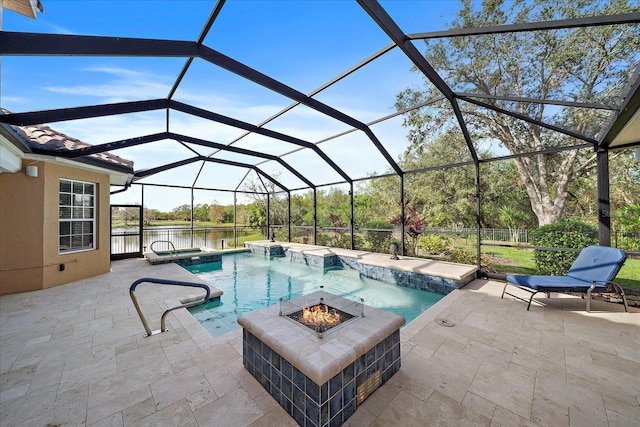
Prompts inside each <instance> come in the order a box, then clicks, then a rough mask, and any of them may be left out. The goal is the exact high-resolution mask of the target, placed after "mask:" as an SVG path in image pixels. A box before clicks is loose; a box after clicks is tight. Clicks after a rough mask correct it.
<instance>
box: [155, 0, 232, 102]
mask: <svg viewBox="0 0 640 427" xmlns="http://www.w3.org/2000/svg"><path fill="white" fill-rule="evenodd" d="M225 1H226V0H218V1H217V2H216V4H215V5H214V6H213V9H212V10H211V13H210V14H209V18H208V19H207V22H206V24H205V25H204V27H203V28H202V31H201V32H200V35H199V36H198V40H197V41H196V44H197V45H198V46H200V45H202V43H204V39H205V38H206V37H207V34H209V30H210V29H211V26H213V22H214V21H215V20H216V18H217V17H218V15H219V14H220V11H221V10H222V6H224V3H225ZM192 62H193V57H191V58H188V59H187V61H186V62H185V64H184V67H182V71H180V74H179V75H178V77H177V78H176V81H175V82H174V84H173V87H172V88H171V90H170V91H169V95H168V96H167V99H171V98H173V95H174V94H175V93H176V90H178V86H180V83H181V82H182V79H183V78H184V76H185V75H186V74H187V71H188V70H189V67H190V66H191V63H192Z"/></svg>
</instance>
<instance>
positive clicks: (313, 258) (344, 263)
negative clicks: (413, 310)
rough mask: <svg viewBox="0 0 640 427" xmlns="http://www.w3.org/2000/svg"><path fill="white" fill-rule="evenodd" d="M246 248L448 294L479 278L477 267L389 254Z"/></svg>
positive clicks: (286, 246) (282, 245)
mask: <svg viewBox="0 0 640 427" xmlns="http://www.w3.org/2000/svg"><path fill="white" fill-rule="evenodd" d="M245 247H247V248H248V249H249V250H251V252H252V253H254V254H258V255H264V256H278V257H285V258H288V259H289V260H290V261H292V262H298V263H303V264H306V265H309V266H314V267H323V268H327V267H332V266H340V267H345V268H352V269H354V270H358V271H359V272H360V274H362V275H363V276H365V277H368V278H371V279H375V280H380V281H382V282H385V283H391V284H395V285H398V286H404V287H409V288H413V289H420V290H425V291H430V292H435V293H440V294H445V295H446V294H449V293H451V292H452V291H453V290H454V289H460V288H462V287H464V286H465V285H467V284H469V283H471V282H472V281H473V280H475V279H476V278H477V276H478V267H477V266H472V265H466V264H457V263H452V262H447V261H435V260H430V259H424V258H414V257H406V256H401V257H398V259H397V260H395V259H391V258H390V257H389V255H388V254H379V253H374V252H367V251H359V250H350V249H341V248H331V247H326V246H315V245H307V244H301V243H290V242H271V241H269V240H260V241H252V242H246V243H245Z"/></svg>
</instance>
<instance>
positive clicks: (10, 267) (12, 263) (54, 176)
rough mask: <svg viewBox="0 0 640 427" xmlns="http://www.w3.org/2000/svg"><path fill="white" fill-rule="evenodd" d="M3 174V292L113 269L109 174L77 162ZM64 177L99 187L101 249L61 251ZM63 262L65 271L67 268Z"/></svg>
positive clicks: (98, 244) (40, 165)
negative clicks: (30, 173) (30, 172)
mask: <svg viewBox="0 0 640 427" xmlns="http://www.w3.org/2000/svg"><path fill="white" fill-rule="evenodd" d="M33 163H34V162H33V161H32V160H29V161H27V160H25V161H23V171H21V172H17V173H2V174H0V200H2V203H1V206H2V207H1V208H0V224H1V228H0V294H1V295H4V294H10V293H17V292H25V291H31V290H37V289H45V288H49V287H52V286H57V285H61V284H64V283H69V282H72V281H75V280H80V279H83V278H86V277H92V276H95V275H98V274H102V273H105V272H108V271H109V269H110V267H111V262H110V246H109V233H110V230H109V215H110V212H109V211H110V208H109V175H108V174H106V173H105V174H103V173H99V172H95V171H89V170H84V169H79V168H75V167H72V166H66V165H60V164H53V163H47V162H37V163H35V165H37V166H38V176H37V177H35V178H33V177H29V176H27V175H26V174H25V173H24V168H25V167H26V166H27V165H28V164H33ZM60 178H67V179H73V180H78V181H85V182H92V183H95V184H96V186H97V191H96V192H97V194H96V195H97V197H96V199H97V201H96V248H95V249H93V250H88V251H82V252H74V253H63V254H60V253H59V238H58V230H59V222H58V221H59V216H58V215H59V213H58V192H59V181H60ZM61 265H63V266H64V267H63V268H64V270H63V271H61V267H60V266H61Z"/></svg>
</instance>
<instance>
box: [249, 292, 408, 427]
mask: <svg viewBox="0 0 640 427" xmlns="http://www.w3.org/2000/svg"><path fill="white" fill-rule="evenodd" d="M320 298H323V301H324V303H325V304H327V305H329V306H330V307H332V308H337V309H341V308H343V307H347V306H348V305H350V304H353V303H352V302H351V301H349V300H346V299H344V298H341V297H338V296H335V295H332V294H329V293H327V292H324V291H319V292H315V293H313V294H310V295H307V296H305V297H302V298H300V299H298V300H294V301H292V303H294V302H295V303H296V304H298V305H300V306H306V305H307V304H308V303H309V302H311V301H318V300H320ZM238 323H239V324H240V325H241V326H242V327H243V329H244V332H243V337H244V338H243V363H244V366H245V367H246V368H247V370H249V372H251V374H252V375H253V376H254V377H255V378H256V379H257V380H258V381H259V382H260V384H262V386H263V387H265V389H266V390H267V391H268V392H269V393H270V394H271V395H272V396H273V397H274V399H275V400H276V401H277V402H278V403H279V404H280V405H281V406H282V407H283V408H284V409H285V410H286V411H287V412H288V413H289V414H290V415H291V416H292V417H293V418H294V419H295V420H296V421H297V422H298V423H300V424H301V425H304V424H305V423H306V424H307V425H311V424H309V423H310V422H311V423H312V425H317V426H329V425H334V424H336V423H337V424H340V423H341V422H344V421H345V420H346V419H347V418H348V417H349V416H351V415H352V414H353V413H354V412H355V409H356V408H357V406H358V405H359V404H360V403H361V402H362V401H363V400H364V399H366V397H367V396H368V395H369V394H370V393H371V392H372V391H373V390H375V389H376V388H377V387H378V386H379V385H380V384H383V383H384V382H386V381H387V380H388V379H389V378H390V377H391V376H392V375H393V374H394V373H395V372H396V371H397V370H398V369H399V368H400V353H401V352H400V333H399V330H400V327H401V326H402V325H403V324H404V323H405V320H404V318H403V317H401V316H397V315H395V314H392V313H389V312H385V311H382V310H377V309H375V308H373V307H369V306H365V315H364V317H356V318H352V319H350V320H349V321H348V322H346V323H344V324H343V325H340V326H339V327H337V328H333V329H330V330H328V331H326V332H325V333H324V334H323V336H322V338H320V337H318V336H317V335H316V334H315V332H314V331H312V330H311V329H308V328H306V327H304V326H302V325H300V324H298V323H297V322H296V321H295V320H293V319H290V318H288V317H287V316H280V315H279V307H277V306H271V307H267V308H265V309H262V310H258V311H255V312H252V313H249V314H246V315H243V316H241V317H240V318H239V319H238Z"/></svg>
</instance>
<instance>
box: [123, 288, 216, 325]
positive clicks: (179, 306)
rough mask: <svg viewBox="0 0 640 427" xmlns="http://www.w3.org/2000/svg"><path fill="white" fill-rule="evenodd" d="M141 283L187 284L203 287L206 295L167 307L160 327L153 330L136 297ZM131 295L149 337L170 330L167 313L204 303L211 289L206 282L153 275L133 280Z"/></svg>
mask: <svg viewBox="0 0 640 427" xmlns="http://www.w3.org/2000/svg"><path fill="white" fill-rule="evenodd" d="M141 283H155V284H159V285H173V286H187V287H191V288H202V289H204V290H205V295H204V297H203V298H202V299H198V300H195V301H191V302H188V303H184V304H181V305H178V306H175V307H171V308H169V309H167V310H166V311H165V312H164V313H162V317H161V318H160V329H159V330H155V331H152V330H151V326H150V325H149V321H148V320H147V318H146V317H145V315H144V314H143V313H142V308H141V307H140V302H139V301H138V297H136V294H135V290H136V288H137V287H138V285H139V284H141ZM129 296H131V300H132V301H133V305H134V306H135V308H136V311H137V312H138V316H140V321H142V326H144V330H145V331H146V332H147V334H146V335H145V336H146V337H149V336H151V335H155V334H159V333H161V332H166V331H168V329H167V328H166V327H165V319H166V317H167V314H169V313H170V312H172V311H173V310H177V309H179V308H189V307H194V306H196V305H200V304H204V303H205V302H207V301H209V298H210V297H211V289H210V288H209V286H207V285H205V284H202V283H193V282H182V281H179V280H166V279H156V278H151V277H143V278H141V279H138V280H136V281H135V282H133V283H132V284H131V286H130V287H129Z"/></svg>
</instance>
